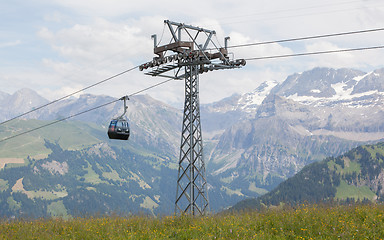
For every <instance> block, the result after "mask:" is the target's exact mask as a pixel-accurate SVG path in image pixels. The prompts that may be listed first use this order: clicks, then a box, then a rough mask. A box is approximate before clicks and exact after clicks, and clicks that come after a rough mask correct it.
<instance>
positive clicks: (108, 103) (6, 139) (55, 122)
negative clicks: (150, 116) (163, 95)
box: [0, 78, 174, 143]
mask: <svg viewBox="0 0 384 240" xmlns="http://www.w3.org/2000/svg"><path fill="white" fill-rule="evenodd" d="M172 80H174V79H172V78H171V79H167V80H165V81H162V82H159V83H156V84H154V85H151V86H149V87H147V88H144V89H142V90H140V91H137V92H134V93H132V94H130V95H128V96H134V95H137V94H139V93H142V92H144V91H147V90H149V89H152V88H154V87H157V86H160V85H162V84H164V83H167V82H169V81H172ZM120 100H121V98H119V99H116V100H113V101H110V102H107V103H104V104H102V105H99V106H96V107H93V108H90V109H87V110H85V111H82V112H79V113H75V114H72V115H69V116H67V117H64V118H61V119H58V120H55V121H53V122H51V123H48V124H45V125H42V126H40V127H36V128H33V129H30V130H28V131H25V132H21V133H19V134H16V135H13V136H10V137H6V138H3V139H1V140H0V143H2V142H5V141H8V140H10V139H12V138H15V137H19V136H22V135H24V134H27V133H30V132H34V131H36V130H39V129H42V128H45V127H48V126H51V125H54V124H57V123H59V122H63V121H65V120H68V119H70V118H73V117H77V116H79V115H81V114H84V113H88V112H91V111H94V110H96V109H99V108H102V107H105V106H108V105H110V104H112V103H115V102H117V101H120Z"/></svg>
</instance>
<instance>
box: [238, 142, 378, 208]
mask: <svg viewBox="0 0 384 240" xmlns="http://www.w3.org/2000/svg"><path fill="white" fill-rule="evenodd" d="M383 186H384V143H378V144H375V145H365V146H360V147H357V148H355V149H353V150H351V151H349V152H347V153H345V154H343V155H341V156H339V157H337V158H333V157H330V158H326V159H325V160H323V161H321V162H315V163H312V164H310V165H308V166H306V167H304V168H303V169H302V170H301V171H300V172H298V173H297V174H296V175H295V176H293V177H291V178H289V179H287V180H286V181H284V182H282V183H280V184H279V185H278V186H277V187H276V188H275V189H274V190H272V191H271V192H269V193H267V194H265V195H263V196H261V197H259V198H256V199H247V200H244V201H241V202H239V203H237V204H236V205H235V206H233V207H232V210H241V209H246V208H262V207H263V206H279V205H281V204H292V205H296V204H299V203H318V202H326V201H338V202H354V201H381V200H382V199H383V196H384V189H383Z"/></svg>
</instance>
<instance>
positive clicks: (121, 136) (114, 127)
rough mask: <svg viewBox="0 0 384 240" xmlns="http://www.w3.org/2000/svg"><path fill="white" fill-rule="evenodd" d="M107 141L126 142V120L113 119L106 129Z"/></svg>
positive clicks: (127, 134) (127, 129)
mask: <svg viewBox="0 0 384 240" xmlns="http://www.w3.org/2000/svg"><path fill="white" fill-rule="evenodd" d="M108 137H109V139H118V140H128V138H129V124H128V122H127V120H125V119H123V118H120V119H113V120H112V121H111V123H110V124H109V127H108Z"/></svg>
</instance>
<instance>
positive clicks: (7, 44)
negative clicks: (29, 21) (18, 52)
mask: <svg viewBox="0 0 384 240" xmlns="http://www.w3.org/2000/svg"><path fill="white" fill-rule="evenodd" d="M19 44H21V41H20V40H15V41H11V42H0V48H7V47H14V46H17V45H19Z"/></svg>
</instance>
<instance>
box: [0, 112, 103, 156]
mask: <svg viewBox="0 0 384 240" xmlns="http://www.w3.org/2000/svg"><path fill="white" fill-rule="evenodd" d="M51 122H52V121H41V120H33V119H32V120H16V121H12V122H10V123H8V124H7V125H6V126H0V139H3V138H6V137H9V136H12V135H16V134H19V133H23V132H27V131H29V130H31V129H34V128H38V127H40V126H43V125H46V124H49V123H51ZM103 133H104V132H103ZM100 134H102V131H101V127H100V126H97V125H96V124H94V123H84V122H60V123H57V124H54V125H52V126H48V127H45V128H41V129H39V130H38V131H34V132H31V133H28V134H24V135H21V136H19V137H16V138H13V139H10V140H8V141H5V142H3V143H0V159H1V158H26V157H27V156H30V157H34V158H42V157H46V156H47V155H48V154H49V153H50V152H51V151H50V149H48V148H46V147H45V141H44V139H45V140H48V141H50V142H56V143H57V144H59V145H60V146H61V147H62V148H63V149H69V150H79V149H83V148H86V147H90V146H92V145H93V144H96V143H99V142H101V140H100V137H98V136H99V135H100ZM104 134H105V133H104ZM42 136H44V138H43V137H42Z"/></svg>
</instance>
